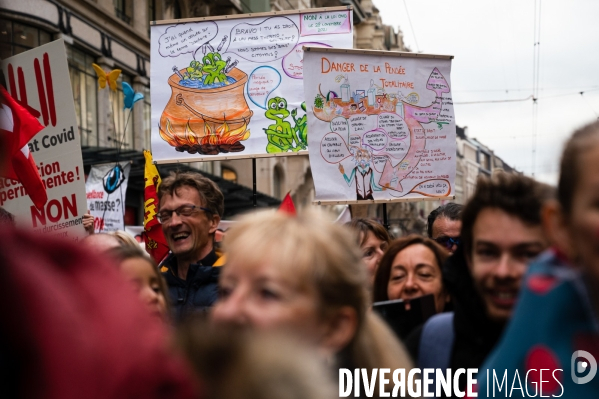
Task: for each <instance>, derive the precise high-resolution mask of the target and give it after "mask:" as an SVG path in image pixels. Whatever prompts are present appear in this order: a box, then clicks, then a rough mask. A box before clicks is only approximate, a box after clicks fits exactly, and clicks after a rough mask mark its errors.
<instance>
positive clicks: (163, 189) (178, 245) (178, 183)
mask: <svg viewBox="0 0 599 399" xmlns="http://www.w3.org/2000/svg"><path fill="white" fill-rule="evenodd" d="M158 199H159V202H160V206H159V211H158V220H159V221H160V222H161V223H162V231H163V232H164V237H165V238H166V242H167V243H168V246H169V249H170V250H171V253H170V254H169V255H168V257H167V258H166V259H165V260H164V261H163V262H162V263H161V264H160V266H161V271H162V275H163V276H164V278H165V279H166V282H167V284H168V287H169V296H170V299H171V303H172V304H173V307H174V310H175V317H176V318H177V319H181V318H182V317H183V316H184V315H185V314H187V313H190V312H194V311H203V310H205V309H206V308H208V307H210V306H211V305H212V304H213V303H214V302H215V301H216V299H217V293H218V288H217V283H218V276H219V273H220V267H219V266H221V265H222V263H223V258H222V257H221V256H220V254H218V253H217V252H216V250H215V247H214V234H215V232H216V230H217V228H218V224H219V222H220V219H221V217H222V215H223V212H224V208H225V205H224V197H223V194H222V193H221V191H220V190H219V189H218V187H217V185H216V184H215V183H214V182H213V181H212V180H210V179H208V178H206V177H204V176H202V175H200V174H199V173H193V172H184V173H172V174H171V175H170V176H168V177H167V178H166V179H164V180H163V181H162V183H161V184H160V187H159V189H158Z"/></svg>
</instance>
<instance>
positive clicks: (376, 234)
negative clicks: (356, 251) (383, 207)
mask: <svg viewBox="0 0 599 399" xmlns="http://www.w3.org/2000/svg"><path fill="white" fill-rule="evenodd" d="M346 226H348V227H349V228H351V229H352V230H353V231H354V233H355V237H356V242H357V243H358V245H360V250H361V251H362V260H363V261H364V263H365V264H366V270H367V271H368V281H369V285H370V287H372V285H373V284H374V276H375V274H376V269H377V267H378V266H379V263H380V261H381V258H382V257H383V254H384V253H385V250H386V249H387V247H389V243H390V242H391V237H390V236H389V233H388V232H387V229H385V227H383V225H382V224H380V223H379V222H377V221H376V220H374V219H364V218H355V219H352V221H351V222H349V223H346Z"/></svg>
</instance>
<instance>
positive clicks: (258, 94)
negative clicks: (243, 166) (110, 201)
mask: <svg viewBox="0 0 599 399" xmlns="http://www.w3.org/2000/svg"><path fill="white" fill-rule="evenodd" d="M352 15H353V14H352V10H351V8H348V7H337V8H324V9H314V10H301V11H292V12H283V13H279V12H277V13H264V14H252V15H228V16H226V17H224V16H223V17H214V18H201V19H195V20H180V21H158V22H157V23H156V25H154V26H152V28H151V59H152V62H151V80H152V85H151V96H152V155H153V157H154V160H155V161H156V162H158V163H167V162H177V161H182V162H190V161H196V160H215V159H224V158H252V157H260V156H275V155H295V154H298V153H301V152H302V151H303V152H304V153H305V150H306V149H307V148H308V140H307V136H308V132H307V122H306V115H305V105H304V104H303V102H304V96H303V85H302V83H303V78H304V68H303V50H302V49H303V46H306V45H309V46H320V47H340V48H351V47H352V45H353V31H352V26H353V24H352Z"/></svg>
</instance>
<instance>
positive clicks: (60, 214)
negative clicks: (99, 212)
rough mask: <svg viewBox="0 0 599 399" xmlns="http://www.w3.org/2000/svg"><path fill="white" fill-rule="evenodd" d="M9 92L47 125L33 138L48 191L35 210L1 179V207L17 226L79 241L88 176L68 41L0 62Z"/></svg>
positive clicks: (14, 185) (19, 188)
mask: <svg viewBox="0 0 599 399" xmlns="http://www.w3.org/2000/svg"><path fill="white" fill-rule="evenodd" d="M0 66H1V67H2V70H3V71H4V76H5V78H6V83H7V85H8V87H7V90H8V92H9V93H10V95H11V96H12V97H13V98H14V99H15V100H17V101H18V102H19V103H20V104H21V105H22V106H24V107H25V108H26V109H28V110H29V111H30V112H31V113H32V114H33V115H34V116H36V117H37V118H38V120H39V121H40V123H41V124H42V125H43V126H45V129H43V130H42V131H41V132H39V133H38V134H37V135H36V136H35V137H34V138H33V139H31V140H30V141H29V151H30V152H31V154H33V157H34V159H35V162H36V164H37V167H38V170H39V172H40V176H41V178H42V181H43V183H44V185H45V187H46V191H47V193H48V201H47V202H46V205H45V206H44V207H43V209H37V208H36V207H35V206H34V205H33V203H32V202H31V200H30V199H29V196H27V195H25V196H23V195H18V196H15V194H19V193H21V194H22V192H23V191H24V190H23V186H22V185H20V184H18V183H17V182H16V181H11V180H9V179H0V181H1V183H2V184H0V206H1V207H3V208H4V209H5V210H7V211H8V212H10V213H12V214H13V215H14V216H15V220H16V222H17V224H19V225H21V226H26V227H31V228H33V229H34V230H36V231H39V232H41V233H48V234H54V235H60V236H63V237H67V238H71V239H73V240H78V239H79V238H80V237H83V236H84V235H85V229H84V228H83V222H82V218H83V215H84V213H85V212H86V206H87V203H86V201H85V175H84V172H83V162H82V159H81V144H80V140H79V131H78V127H77V118H76V115H75V106H74V104H73V94H72V91H71V81H70V78H69V69H68V65H67V56H66V49H65V45H64V41H63V40H62V39H61V40H57V41H54V42H52V43H49V44H46V45H44V46H40V47H37V48H34V49H32V50H29V51H26V52H24V53H21V54H19V55H16V56H14V57H11V58H7V59H5V60H3V61H2V62H1V63H0Z"/></svg>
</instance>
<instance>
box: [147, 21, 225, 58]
mask: <svg viewBox="0 0 599 399" xmlns="http://www.w3.org/2000/svg"><path fill="white" fill-rule="evenodd" d="M217 34H218V25H216V23H214V22H212V21H206V22H193V23H188V24H177V25H175V26H169V27H168V28H167V29H166V32H164V34H162V35H161V36H160V38H159V39H158V52H159V53H160V55H161V56H163V57H178V56H180V55H181V54H185V53H193V52H195V51H197V49H198V48H200V47H201V46H203V45H204V44H206V43H208V42H209V41H210V40H212V39H214V38H215V37H216V35H217Z"/></svg>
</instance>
